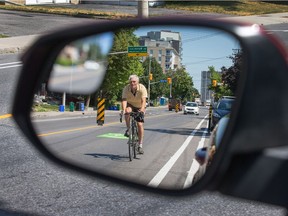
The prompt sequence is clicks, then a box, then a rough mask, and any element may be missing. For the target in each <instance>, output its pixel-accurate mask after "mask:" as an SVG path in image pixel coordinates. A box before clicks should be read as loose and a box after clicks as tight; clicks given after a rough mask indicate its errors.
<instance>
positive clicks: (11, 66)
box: [0, 65, 22, 70]
mask: <svg viewBox="0 0 288 216" xmlns="http://www.w3.org/2000/svg"><path fill="white" fill-rule="evenodd" d="M21 66H22V65H10V66H5V67H0V70H1V69H6V68H13V67H21Z"/></svg>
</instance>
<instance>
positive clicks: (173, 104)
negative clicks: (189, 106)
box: [168, 98, 182, 111]
mask: <svg viewBox="0 0 288 216" xmlns="http://www.w3.org/2000/svg"><path fill="white" fill-rule="evenodd" d="M176 106H178V111H182V103H181V100H180V99H176V98H169V100H168V110H169V111H172V110H173V109H175V110H176Z"/></svg>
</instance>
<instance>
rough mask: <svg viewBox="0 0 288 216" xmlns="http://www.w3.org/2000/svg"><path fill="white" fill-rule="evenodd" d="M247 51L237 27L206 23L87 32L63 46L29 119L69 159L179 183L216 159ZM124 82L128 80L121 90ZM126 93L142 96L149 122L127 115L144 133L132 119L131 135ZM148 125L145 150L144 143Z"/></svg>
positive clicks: (168, 185) (152, 181)
mask: <svg viewBox="0 0 288 216" xmlns="http://www.w3.org/2000/svg"><path fill="white" fill-rule="evenodd" d="M242 55H243V51H242V49H241V46H240V44H239V41H237V40H236V39H235V38H234V37H232V36H231V35H229V34H228V33H226V32H223V31H220V30H217V29H211V28H204V27H191V26H168V25H167V26H145V27H135V28H129V29H126V28H125V29H119V30H117V31H115V32H112V31H111V32H107V33H103V34H100V35H92V36H90V37H87V38H81V39H79V40H77V41H74V42H72V43H70V44H67V45H66V46H65V47H64V48H63V49H62V51H61V52H60V53H59V55H58V57H57V58H56V60H55V63H54V66H53V67H52V68H53V69H52V71H51V75H50V78H49V80H48V81H47V82H45V81H43V83H42V85H41V87H40V88H39V89H38V90H37V91H36V92H35V96H34V104H33V107H32V109H31V110H32V112H31V119H32V124H33V126H34V128H35V131H36V133H37V135H38V137H39V139H40V140H41V141H42V142H43V144H44V145H45V147H46V148H47V149H48V150H49V151H50V152H52V153H53V154H54V155H56V156H57V157H58V158H61V159H63V160H65V161H67V162H69V163H72V164H74V165H77V166H79V167H82V168H85V169H89V170H92V171H95V172H98V173H103V174H105V175H109V176H113V177H116V178H120V179H125V180H128V181H131V182H136V183H139V184H143V185H146V186H148V187H155V188H163V189H177V190H181V189H184V188H187V187H190V186H191V185H192V184H194V183H195V182H197V181H198V180H199V179H201V177H202V176H203V174H204V173H205V171H206V169H207V167H209V164H211V162H213V155H214V154H215V152H216V153H217V147H218V145H219V143H220V141H221V136H222V135H223V132H224V131H225V128H226V125H227V122H228V120H229V113H230V112H231V108H232V105H233V102H234V100H235V91H236V87H237V81H238V79H239V75H240V71H241V67H242ZM130 75H137V76H138V78H139V83H141V84H142V85H137V79H136V85H134V86H136V87H137V92H135V91H133V83H134V84H135V82H134V81H135V77H133V78H132V79H131V82H129V77H130ZM130 84H131V86H132V87H131V86H130ZM125 86H130V87H127V88H126V90H125V91H124V92H125V94H123V89H124V88H125ZM140 86H141V87H140ZM123 95H125V96H123ZM122 96H123V97H124V98H126V99H127V100H128V103H130V104H133V105H134V106H135V107H138V108H141V106H142V104H141V103H145V105H144V106H145V107H146V110H145V117H144V123H137V121H136V123H131V124H130V126H131V128H132V125H133V128H137V129H138V131H140V134H138V135H140V138H139V137H138V138H137V137H136V136H132V133H133V132H132V129H131V130H128V133H129V134H130V135H131V136H130V137H129V136H128V137H127V136H125V135H124V133H125V132H126V130H127V125H126V123H125V117H126V116H127V115H124V116H122V115H120V114H121V112H120V111H121V109H122V103H121V101H122ZM135 98H140V100H139V101H142V102H139V101H138V99H135ZM129 100H132V101H129ZM139 104H140V105H139ZM139 106H140V107H139ZM212 107H213V109H212ZM142 108H143V107H142ZM131 119H132V117H131ZM136 119H138V120H139V119H140V120H141V117H137V118H136ZM222 119H225V121H223V122H222V123H221V121H222ZM120 120H122V121H120ZM219 121H220V123H221V125H220V126H219V125H218V123H219ZM141 125H142V126H143V125H144V137H143V139H142V140H143V144H142V149H140V150H143V151H144V154H139V152H138V150H139V149H138V147H139V146H138V142H137V140H138V141H139V140H141ZM138 127H140V128H138ZM135 134H137V133H135ZM216 137H217V139H216ZM134 138H135V139H136V141H135V142H134V141H133V140H132V139H134ZM128 143H129V144H128ZM133 143H136V155H135V158H134V156H133V153H134V152H133V148H132V149H131V148H130V146H132V147H133V145H134V144H133ZM129 149H130V150H131V151H130V152H131V157H130V156H129ZM140 153H143V152H140Z"/></svg>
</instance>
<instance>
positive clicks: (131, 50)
mask: <svg viewBox="0 0 288 216" xmlns="http://www.w3.org/2000/svg"><path fill="white" fill-rule="evenodd" d="M128 56H129V57H130V56H137V57H139V56H148V53H147V47H146V46H130V47H128Z"/></svg>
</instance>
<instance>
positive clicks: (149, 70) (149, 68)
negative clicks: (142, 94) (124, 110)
mask: <svg viewBox="0 0 288 216" xmlns="http://www.w3.org/2000/svg"><path fill="white" fill-rule="evenodd" d="M150 74H151V56H149V67H148V107H149V106H150V85H151V82H150Z"/></svg>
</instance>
